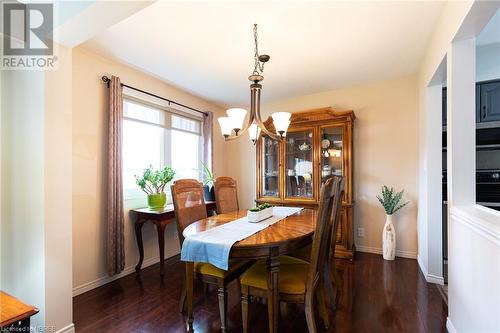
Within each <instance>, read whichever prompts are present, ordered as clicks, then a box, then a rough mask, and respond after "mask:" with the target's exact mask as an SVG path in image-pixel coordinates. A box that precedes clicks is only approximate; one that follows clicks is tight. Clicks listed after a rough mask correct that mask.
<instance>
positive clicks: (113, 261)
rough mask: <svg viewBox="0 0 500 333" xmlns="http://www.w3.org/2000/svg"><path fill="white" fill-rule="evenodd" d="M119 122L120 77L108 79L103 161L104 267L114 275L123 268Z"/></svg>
mask: <svg viewBox="0 0 500 333" xmlns="http://www.w3.org/2000/svg"><path fill="white" fill-rule="evenodd" d="M122 119H123V97H122V86H121V83H120V78H118V77H116V76H112V77H111V82H110V84H109V110H108V160H107V162H108V163H107V166H108V167H107V170H108V172H107V185H108V189H107V217H106V223H107V229H108V237H107V267H108V274H109V275H110V276H111V275H115V274H118V273H120V272H121V271H123V269H124V268H125V248H124V242H125V236H124V232H123V228H124V214H123V183H122Z"/></svg>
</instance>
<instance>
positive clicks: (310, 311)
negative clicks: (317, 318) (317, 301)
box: [305, 291, 316, 333]
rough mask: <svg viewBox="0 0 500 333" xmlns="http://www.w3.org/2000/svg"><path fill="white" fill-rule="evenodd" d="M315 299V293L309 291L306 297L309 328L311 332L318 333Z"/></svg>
mask: <svg viewBox="0 0 500 333" xmlns="http://www.w3.org/2000/svg"><path fill="white" fill-rule="evenodd" d="M313 301H314V294H313V293H312V292H311V291H307V292H306V299H305V312H306V321H307V329H308V330H309V333H316V323H315V322H314V308H313Z"/></svg>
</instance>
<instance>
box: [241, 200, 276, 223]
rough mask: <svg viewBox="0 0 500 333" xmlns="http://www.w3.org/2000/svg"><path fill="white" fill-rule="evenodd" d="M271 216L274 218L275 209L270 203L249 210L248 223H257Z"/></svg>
mask: <svg viewBox="0 0 500 333" xmlns="http://www.w3.org/2000/svg"><path fill="white" fill-rule="evenodd" d="M271 216H273V207H272V206H271V205H270V204H268V203H263V204H261V205H258V206H256V207H253V208H250V209H249V210H248V213H247V220H248V222H251V223H256V222H260V221H262V220H265V219H268V218H270V217H271Z"/></svg>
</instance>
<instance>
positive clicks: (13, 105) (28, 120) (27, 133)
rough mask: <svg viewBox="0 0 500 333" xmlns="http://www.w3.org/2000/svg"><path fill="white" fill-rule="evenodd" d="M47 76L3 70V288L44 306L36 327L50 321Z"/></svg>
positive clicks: (37, 316)
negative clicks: (46, 225)
mask: <svg viewBox="0 0 500 333" xmlns="http://www.w3.org/2000/svg"><path fill="white" fill-rule="evenodd" d="M44 77H45V76H44V73H43V72H33V71H2V96H1V97H2V100H1V103H2V104H1V105H2V107H1V112H2V115H1V116H2V121H1V125H2V128H1V135H2V168H1V171H2V176H1V177H2V199H3V200H2V203H1V204H2V206H1V215H2V221H1V223H2V224H1V237H2V258H1V267H2V270H1V273H2V279H1V282H2V285H1V286H0V287H1V289H2V290H3V291H6V292H8V293H10V294H12V295H15V296H16V297H18V298H20V299H21V300H23V301H24V302H27V303H29V304H33V305H34V306H37V307H39V308H40V313H39V314H37V315H35V316H34V317H33V324H34V325H44V324H45V309H44V302H45V276H44V272H45V239H44V232H45V230H44V154H43V150H44V107H43V105H44V100H45V96H44ZM26 96H29V98H26ZM21 244H22V246H21Z"/></svg>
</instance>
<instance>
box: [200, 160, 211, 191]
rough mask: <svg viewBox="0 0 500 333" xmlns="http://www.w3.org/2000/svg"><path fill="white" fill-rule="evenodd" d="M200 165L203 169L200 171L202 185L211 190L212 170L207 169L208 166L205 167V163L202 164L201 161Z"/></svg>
mask: <svg viewBox="0 0 500 333" xmlns="http://www.w3.org/2000/svg"><path fill="white" fill-rule="evenodd" d="M200 163H201V166H202V168H203V169H202V170H201V173H202V174H203V184H204V185H207V186H208V189H209V190H211V189H212V186H214V182H215V175H214V173H213V172H212V170H210V168H209V167H208V165H206V164H205V163H203V161H200Z"/></svg>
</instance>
